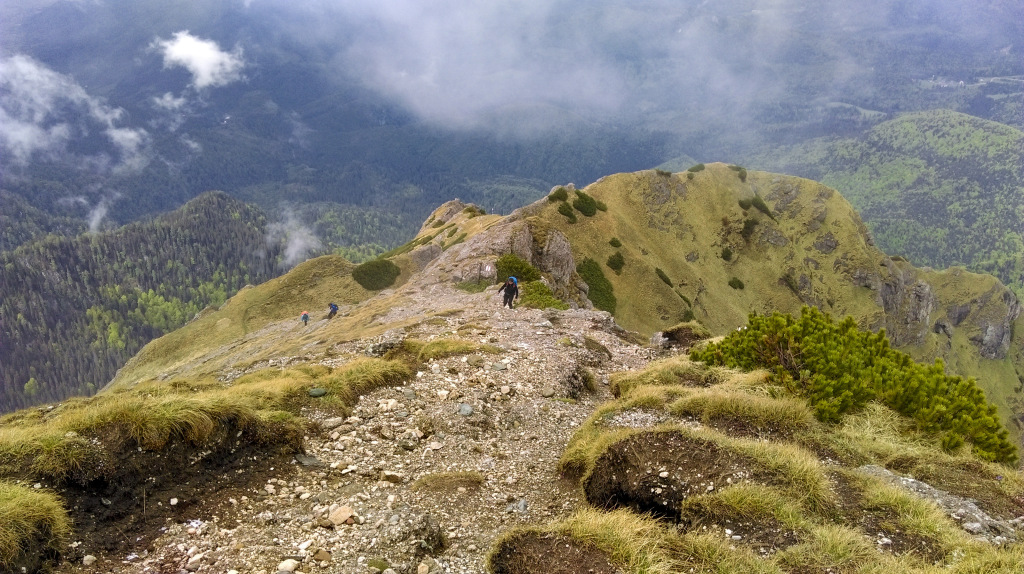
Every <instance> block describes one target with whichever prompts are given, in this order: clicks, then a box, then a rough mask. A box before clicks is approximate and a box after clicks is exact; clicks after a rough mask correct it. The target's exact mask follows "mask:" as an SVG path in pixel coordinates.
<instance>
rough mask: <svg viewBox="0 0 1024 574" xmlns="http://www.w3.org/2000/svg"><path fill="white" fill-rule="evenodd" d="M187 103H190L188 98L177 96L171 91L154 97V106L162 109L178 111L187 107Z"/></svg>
mask: <svg viewBox="0 0 1024 574" xmlns="http://www.w3.org/2000/svg"><path fill="white" fill-rule="evenodd" d="M186 103H188V100H187V99H185V98H184V97H180V98H179V97H175V96H174V94H172V93H171V92H167V93H166V94H164V95H162V96H160V97H154V98H153V106H154V107H156V108H158V109H161V110H168V111H178V110H180V109H181V108H183V107H185V104H186Z"/></svg>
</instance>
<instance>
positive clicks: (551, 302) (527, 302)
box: [519, 281, 569, 311]
mask: <svg viewBox="0 0 1024 574" xmlns="http://www.w3.org/2000/svg"><path fill="white" fill-rule="evenodd" d="M519 304H520V305H522V306H523V307H529V308H531V309H549V308H553V309H561V310H563V311H564V310H566V309H568V308H569V304H568V303H566V302H565V301H562V300H561V299H558V298H556V297H555V295H554V293H552V292H551V289H548V286H547V285H545V284H544V283H543V282H542V281H527V282H525V283H522V282H520V284H519Z"/></svg>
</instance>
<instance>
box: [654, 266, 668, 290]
mask: <svg viewBox="0 0 1024 574" xmlns="http://www.w3.org/2000/svg"><path fill="white" fill-rule="evenodd" d="M654 272H655V273H657V274H658V277H660V278H661V280H662V281H664V282H665V285H668V286H669V287H671V286H672V280H671V279H669V278H668V275H666V274H665V272H664V271H662V270H661V269H660V268H658V267H655V268H654Z"/></svg>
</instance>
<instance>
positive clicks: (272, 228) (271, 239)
mask: <svg viewBox="0 0 1024 574" xmlns="http://www.w3.org/2000/svg"><path fill="white" fill-rule="evenodd" d="M283 217H284V219H283V220H282V221H277V222H274V223H271V224H270V225H268V226H267V237H266V240H267V244H268V245H273V244H276V243H284V259H283V260H282V261H281V266H282V267H285V268H290V267H293V266H295V265H296V264H298V263H302V262H303V261H305V260H306V259H307V258H308V257H309V254H310V253H311V252H313V251H316V250H318V249H320V248H321V247H322V246H323V244H322V243H321V242H320V239H319V238H317V236H316V234H315V233H314V232H313V230H312V229H310V228H308V227H306V226H305V225H303V224H302V222H301V221H299V218H298V217H297V216H296V215H295V212H294V211H292V210H291V209H290V208H287V207H286V208H284V209H283Z"/></svg>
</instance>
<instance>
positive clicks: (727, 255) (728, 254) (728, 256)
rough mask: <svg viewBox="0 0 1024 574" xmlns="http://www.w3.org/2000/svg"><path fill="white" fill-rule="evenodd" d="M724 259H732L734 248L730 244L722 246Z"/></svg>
mask: <svg viewBox="0 0 1024 574" xmlns="http://www.w3.org/2000/svg"><path fill="white" fill-rule="evenodd" d="M722 259H724V260H726V261H732V249H730V248H729V246H728V245H726V246H725V247H723V248H722Z"/></svg>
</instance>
